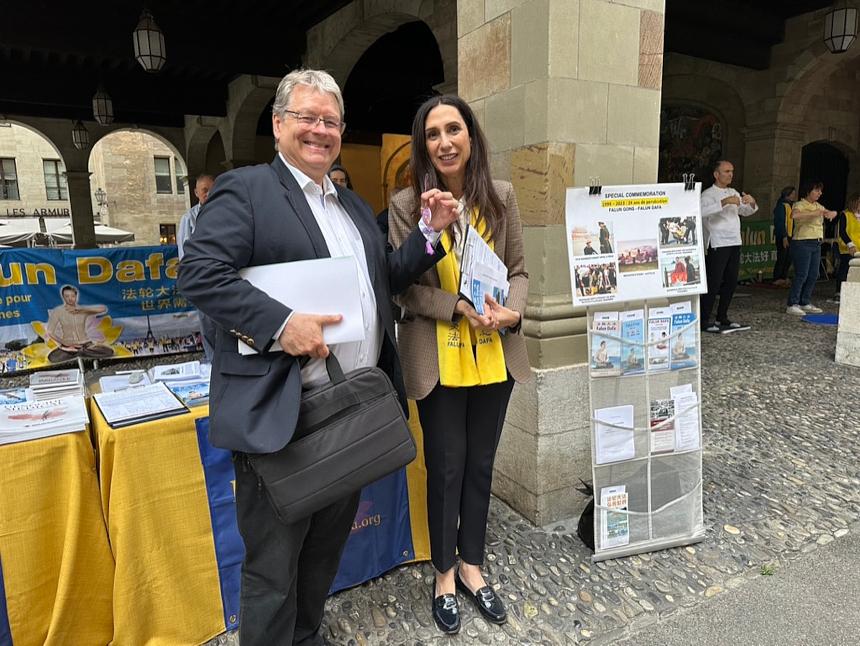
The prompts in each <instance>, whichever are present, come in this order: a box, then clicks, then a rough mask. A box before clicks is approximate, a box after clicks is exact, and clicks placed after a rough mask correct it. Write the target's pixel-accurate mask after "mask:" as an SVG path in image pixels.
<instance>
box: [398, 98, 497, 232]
mask: <svg viewBox="0 0 860 646" xmlns="http://www.w3.org/2000/svg"><path fill="white" fill-rule="evenodd" d="M440 105H450V106H452V107H454V108H456V109H457V111H458V112H459V113H460V116H461V117H462V118H463V121H464V123H465V124H466V129H467V131H468V134H469V137H470V139H471V144H472V153H471V156H470V157H469V161H468V162H466V178H465V181H464V182H463V199H464V201H465V204H466V208H467V209H472V208H477V209H478V215H479V217H480V219H482V220H483V221H484V223H485V225H486V227H487V230H488V232H489V235H490V238H491V239H492V238H493V237H495V233H496V231H497V230H498V228H499V226H500V224H501V221H502V217H503V215H504V206H503V205H502V201H501V199H499V195H498V193H496V189H495V188H494V187H493V178H492V177H490V161H489V151H488V147H487V139H486V137H484V133H483V131H482V130H481V126H480V125H478V120H477V119H476V118H475V113H474V112H472V109H471V108H470V107H469V104H468V103H466V102H465V101H464V100H463V99H461V98H460V97H458V96H455V95H453V94H443V95H441V96H434V97H433V98H431V99H428V100H427V101H425V102H424V103H423V104H422V105H421V107H420V108H418V112H417V114H416V115H415V120H414V121H413V122H412V158H411V161H410V168H411V170H412V191H413V194H414V196H415V204H416V207H415V213H414V214H413V216H414V217H415V221H416V222H417V221H418V216H419V215H418V212H419V210H420V208H421V193H423V192H424V186H423V183H424V177H425V176H428V175H429V176H430V177H431V178H432V179H433V185H434V186H435V187H436V188H447V187H446V185H445V178H444V176H442V175H441V174H440V173H439V172H438V171H437V170H436V167H435V166H433V162H432V161H431V160H430V154H429V152H428V151H427V140H426V138H425V134H424V126H425V124H426V122H427V115H428V114H430V111H431V110H432V109H433V108H435V107H437V106H440Z"/></svg>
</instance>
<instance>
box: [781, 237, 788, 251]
mask: <svg viewBox="0 0 860 646" xmlns="http://www.w3.org/2000/svg"><path fill="white" fill-rule="evenodd" d="M788 246H789V240H788V238H783V239H782V248H783V249H788Z"/></svg>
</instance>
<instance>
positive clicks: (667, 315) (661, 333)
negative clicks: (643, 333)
mask: <svg viewBox="0 0 860 646" xmlns="http://www.w3.org/2000/svg"><path fill="white" fill-rule="evenodd" d="M671 328H672V312H671V310H670V308H668V307H651V308H649V309H648V370H649V371H652V372H657V371H660V370H668V369H669V334H670V332H671Z"/></svg>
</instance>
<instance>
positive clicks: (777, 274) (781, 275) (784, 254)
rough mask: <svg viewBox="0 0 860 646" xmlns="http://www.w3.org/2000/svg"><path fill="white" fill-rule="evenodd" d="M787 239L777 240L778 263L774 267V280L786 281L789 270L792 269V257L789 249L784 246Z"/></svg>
mask: <svg viewBox="0 0 860 646" xmlns="http://www.w3.org/2000/svg"><path fill="white" fill-rule="evenodd" d="M783 240H785V238H777V239H776V262H775V263H774V265H773V279H774V280H785V279H786V278H787V277H788V268H789V267H791V256H790V255H789V253H788V247H783V246H782V241H783Z"/></svg>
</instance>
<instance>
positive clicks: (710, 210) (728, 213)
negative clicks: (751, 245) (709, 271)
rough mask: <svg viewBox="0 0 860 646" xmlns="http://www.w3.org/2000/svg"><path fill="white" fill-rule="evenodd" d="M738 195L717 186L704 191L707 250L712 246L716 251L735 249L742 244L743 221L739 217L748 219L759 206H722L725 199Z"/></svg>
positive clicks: (703, 222) (703, 206)
mask: <svg viewBox="0 0 860 646" xmlns="http://www.w3.org/2000/svg"><path fill="white" fill-rule="evenodd" d="M732 195H737V196H738V198H740V195H739V194H738V192H737V191H736V190H735V189H733V188H730V187H726V188H720V187H719V186H717V185H716V184H714V185H713V186H711V187H710V188H706V189H705V190H704V191H702V229H703V231H704V234H705V235H704V240H702V242H703V244H704V245H705V249H707V248H708V244H710V245H711V246H712V247H713V248H714V249H717V248H719V247H733V246H739V245H740V244H741V221H740V220H739V219H738V216H739V215H740V216H742V217H747V216H749V215H752V214H753V213H755V212H756V211H758V205H755V206H753V205H751V204H743V203H741V205H740V206H736V205H734V204H726V205H725V206H723V205H722V201H723V199H725V198H727V197H731V196H732Z"/></svg>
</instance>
